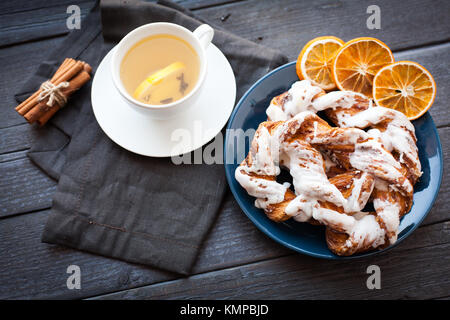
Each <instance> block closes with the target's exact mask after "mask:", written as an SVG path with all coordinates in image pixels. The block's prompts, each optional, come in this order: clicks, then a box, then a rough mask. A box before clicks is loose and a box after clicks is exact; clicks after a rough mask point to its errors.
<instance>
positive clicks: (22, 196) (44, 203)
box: [0, 158, 56, 217]
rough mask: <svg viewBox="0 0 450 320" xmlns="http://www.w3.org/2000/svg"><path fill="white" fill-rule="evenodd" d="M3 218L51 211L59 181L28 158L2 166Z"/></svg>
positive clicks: (0, 198)
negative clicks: (24, 213) (43, 210)
mask: <svg viewBox="0 0 450 320" xmlns="http://www.w3.org/2000/svg"><path fill="white" fill-rule="evenodd" d="M0 172H1V174H0V195H1V196H0V217H6V216H9V215H14V214H17V213H23V212H28V211H34V210H39V209H46V208H49V207H50V206H51V204H52V196H53V193H54V192H55V190H56V182H55V181H53V180H52V179H50V178H49V177H48V176H47V175H46V174H45V173H43V172H42V171H41V170H39V169H38V168H37V167H36V166H35V165H34V164H32V163H31V161H30V160H29V159H28V158H22V159H16V160H12V161H6V162H2V163H0Z"/></svg>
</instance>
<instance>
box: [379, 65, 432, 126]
mask: <svg viewBox="0 0 450 320" xmlns="http://www.w3.org/2000/svg"><path fill="white" fill-rule="evenodd" d="M435 97H436V83H435V82H434V79H433V76H432V75H431V74H430V73H429V72H428V70H427V69H425V68H424V67H422V66H421V65H420V64H418V63H415V62H411V61H399V62H395V63H393V64H390V65H387V66H385V67H383V68H381V69H380V70H379V71H378V73H377V74H376V75H375V78H374V80H373V98H374V100H375V103H376V104H377V105H379V106H382V107H387V108H391V109H395V110H397V111H400V112H403V113H404V114H405V115H406V116H407V117H408V119H409V120H414V119H417V118H419V117H420V116H421V115H423V114H424V113H425V112H427V110H428V109H430V107H431V105H432V104H433V102H434V98H435Z"/></svg>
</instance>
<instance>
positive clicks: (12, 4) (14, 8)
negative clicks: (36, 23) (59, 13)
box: [0, 0, 94, 15]
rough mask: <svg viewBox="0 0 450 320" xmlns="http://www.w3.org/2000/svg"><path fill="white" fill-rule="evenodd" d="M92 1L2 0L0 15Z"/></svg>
mask: <svg viewBox="0 0 450 320" xmlns="http://www.w3.org/2000/svg"><path fill="white" fill-rule="evenodd" d="M85 1H90V2H94V1H92V0H75V1H74V0H46V1H29V0H3V1H1V2H0V12H1V15H7V14H11V13H17V12H25V11H36V10H39V9H48V8H52V7H57V6H63V5H64V6H66V7H67V6H69V5H71V4H77V3H80V2H85Z"/></svg>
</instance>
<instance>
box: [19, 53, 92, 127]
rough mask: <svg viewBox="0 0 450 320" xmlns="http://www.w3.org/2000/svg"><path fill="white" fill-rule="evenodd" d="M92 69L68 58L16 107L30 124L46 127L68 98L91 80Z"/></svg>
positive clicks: (82, 62)
mask: <svg viewBox="0 0 450 320" xmlns="http://www.w3.org/2000/svg"><path fill="white" fill-rule="evenodd" d="M91 72H92V68H91V66H90V65H89V64H87V63H86V62H84V61H79V60H75V59H72V58H67V59H65V60H64V61H63V63H62V64H61V66H60V67H59V68H58V70H56V72H55V74H54V75H53V77H52V78H51V79H50V80H47V81H45V82H44V83H42V84H41V86H40V88H39V90H38V91H36V92H35V93H33V94H32V95H31V96H30V97H29V98H28V99H26V100H25V101H24V102H22V103H21V104H19V105H18V106H17V107H16V111H17V112H18V113H19V114H20V115H22V116H23V117H24V118H25V119H26V120H27V121H28V122H29V123H34V122H37V123H39V124H40V125H44V124H45V123H46V122H47V121H48V120H49V119H50V118H51V117H52V116H53V115H54V114H55V113H56V112H57V111H58V110H59V109H61V108H62V107H63V106H64V105H65V104H66V103H67V99H68V97H69V96H70V95H71V94H72V93H74V92H75V91H77V90H78V89H80V88H81V87H82V86H83V85H84V84H85V83H86V82H88V81H89V80H90V79H91V76H90V73H91Z"/></svg>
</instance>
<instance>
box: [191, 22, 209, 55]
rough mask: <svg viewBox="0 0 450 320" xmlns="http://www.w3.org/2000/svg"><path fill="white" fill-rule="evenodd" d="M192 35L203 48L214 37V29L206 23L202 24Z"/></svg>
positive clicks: (206, 46)
mask: <svg viewBox="0 0 450 320" xmlns="http://www.w3.org/2000/svg"><path fill="white" fill-rule="evenodd" d="M193 33H194V36H195V37H197V39H198V40H199V41H200V44H201V45H202V47H203V49H206V48H208V46H209V44H210V43H211V41H212V39H213V37H214V29H213V28H211V27H210V26H209V25H207V24H202V25H201V26H199V27H198V28H197V29H195V30H194V32H193Z"/></svg>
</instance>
